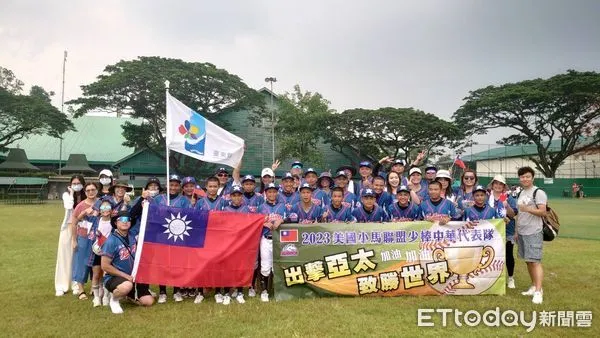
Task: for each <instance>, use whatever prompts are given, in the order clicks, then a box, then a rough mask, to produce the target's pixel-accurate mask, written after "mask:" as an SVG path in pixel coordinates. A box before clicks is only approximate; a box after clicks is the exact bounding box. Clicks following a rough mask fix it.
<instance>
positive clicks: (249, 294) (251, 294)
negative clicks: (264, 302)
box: [248, 288, 256, 297]
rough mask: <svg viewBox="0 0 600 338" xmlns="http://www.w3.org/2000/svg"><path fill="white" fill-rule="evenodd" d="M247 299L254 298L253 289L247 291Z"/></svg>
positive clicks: (254, 292)
mask: <svg viewBox="0 0 600 338" xmlns="http://www.w3.org/2000/svg"><path fill="white" fill-rule="evenodd" d="M248 297H256V291H254V288H250V289H248Z"/></svg>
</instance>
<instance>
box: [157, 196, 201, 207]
mask: <svg viewBox="0 0 600 338" xmlns="http://www.w3.org/2000/svg"><path fill="white" fill-rule="evenodd" d="M152 203H156V204H158V205H162V206H167V195H166V194H162V195H158V196H156V197H155V198H153V199H152ZM168 206H170V207H174V208H191V207H192V205H191V203H190V200H189V199H188V198H187V197H185V196H183V195H177V197H175V198H171V199H170V200H169V205H168Z"/></svg>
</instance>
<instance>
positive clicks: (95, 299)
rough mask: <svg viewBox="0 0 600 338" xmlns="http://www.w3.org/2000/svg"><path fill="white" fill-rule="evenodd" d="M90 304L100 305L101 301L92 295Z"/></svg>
mask: <svg viewBox="0 0 600 338" xmlns="http://www.w3.org/2000/svg"><path fill="white" fill-rule="evenodd" d="M92 306H93V307H98V306H102V301H101V300H100V297H94V299H92Z"/></svg>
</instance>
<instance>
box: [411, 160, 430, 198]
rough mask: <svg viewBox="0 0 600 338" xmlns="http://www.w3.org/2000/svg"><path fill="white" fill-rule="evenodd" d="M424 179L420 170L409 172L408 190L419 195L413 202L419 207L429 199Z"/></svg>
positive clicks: (413, 169) (415, 169)
mask: <svg viewBox="0 0 600 338" xmlns="http://www.w3.org/2000/svg"><path fill="white" fill-rule="evenodd" d="M422 178H423V175H422V174H421V169H419V168H412V169H410V171H409V172H408V179H409V181H408V188H409V189H410V190H411V191H413V192H414V193H415V194H416V195H417V196H416V197H417V198H415V199H414V200H413V201H412V202H413V203H415V204H417V205H419V204H421V202H422V201H423V200H425V199H426V198H427V185H426V184H424V182H423V181H422Z"/></svg>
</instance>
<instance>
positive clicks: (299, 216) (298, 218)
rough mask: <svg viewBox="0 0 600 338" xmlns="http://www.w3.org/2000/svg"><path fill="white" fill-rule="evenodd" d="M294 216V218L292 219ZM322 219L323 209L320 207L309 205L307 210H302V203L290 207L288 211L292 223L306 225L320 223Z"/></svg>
mask: <svg viewBox="0 0 600 338" xmlns="http://www.w3.org/2000/svg"><path fill="white" fill-rule="evenodd" d="M294 215H295V217H294ZM322 217H323V207H321V206H320V205H315V204H311V206H310V208H309V209H308V210H304V208H303V207H302V202H300V203H298V204H296V205H295V206H293V207H292V210H291V211H290V220H291V221H292V222H294V223H296V222H297V223H300V224H307V223H314V222H321V218H322Z"/></svg>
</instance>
